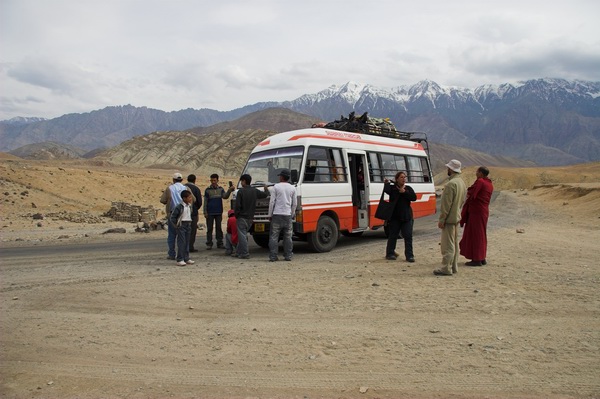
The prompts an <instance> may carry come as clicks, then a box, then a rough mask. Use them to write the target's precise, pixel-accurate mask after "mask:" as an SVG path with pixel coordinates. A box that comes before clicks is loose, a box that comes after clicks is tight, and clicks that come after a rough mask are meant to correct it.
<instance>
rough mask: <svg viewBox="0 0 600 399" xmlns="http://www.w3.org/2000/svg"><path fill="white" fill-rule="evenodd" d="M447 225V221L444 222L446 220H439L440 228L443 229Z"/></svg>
mask: <svg viewBox="0 0 600 399" xmlns="http://www.w3.org/2000/svg"><path fill="white" fill-rule="evenodd" d="M445 225H446V223H444V222H438V227H439V228H440V229H443V228H444V226H445Z"/></svg>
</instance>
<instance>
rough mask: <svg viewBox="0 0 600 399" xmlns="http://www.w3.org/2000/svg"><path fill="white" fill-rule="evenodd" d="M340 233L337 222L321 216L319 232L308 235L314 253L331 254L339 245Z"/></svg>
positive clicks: (318, 224) (318, 223) (309, 244)
mask: <svg viewBox="0 0 600 399" xmlns="http://www.w3.org/2000/svg"><path fill="white" fill-rule="evenodd" d="M338 238H339V231H338V227H337V224H336V223H335V221H334V220H333V219H332V218H330V217H329V216H321V217H320V218H319V221H318V222H317V230H316V231H314V232H312V233H309V234H308V246H309V248H310V249H311V250H312V251H314V252H329V251H331V250H332V249H333V248H335V245H336V244H337V240H338Z"/></svg>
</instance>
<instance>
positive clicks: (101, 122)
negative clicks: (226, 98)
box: [0, 79, 600, 165]
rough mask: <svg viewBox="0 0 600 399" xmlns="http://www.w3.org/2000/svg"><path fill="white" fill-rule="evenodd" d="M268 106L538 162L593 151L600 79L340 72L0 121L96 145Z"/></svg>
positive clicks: (12, 137) (16, 143) (16, 131)
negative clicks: (218, 101) (380, 120)
mask: <svg viewBox="0 0 600 399" xmlns="http://www.w3.org/2000/svg"><path fill="white" fill-rule="evenodd" d="M275 107H279V108H287V109H289V110H292V111H295V112H297V113H301V114H305V115H306V116H308V117H309V119H310V120H321V121H331V120H334V119H339V118H340V116H342V115H348V114H349V112H352V111H355V112H356V113H357V114H362V113H363V112H369V115H371V116H374V117H389V118H390V120H391V121H392V122H393V123H394V124H395V125H396V127H397V128H398V129H399V130H404V131H422V132H425V133H427V135H428V137H429V140H430V141H431V142H433V143H439V144H450V145H452V146H459V147H464V148H469V149H473V150H477V151H480V152H483V153H488V154H492V155H498V156H505V157H515V158H519V159H522V160H527V161H532V162H535V163H536V164H538V165H567V164H574V163H583V162H590V161H596V160H599V159H600V82H586V81H568V80H563V79H536V80H529V81H525V82H521V83H519V84H508V83H506V84H502V85H499V86H492V85H484V86H480V87H477V88H475V89H466V88H458V87H447V86H441V85H439V84H437V83H435V82H432V81H429V80H425V81H421V82H418V83H417V84H414V85H411V86H399V87H396V88H391V89H382V88H377V87H374V86H371V85H362V84H358V83H353V82H348V83H346V84H345V85H342V86H331V87H329V88H327V89H325V90H323V91H320V92H318V93H316V94H306V95H303V96H301V97H299V98H297V99H295V100H293V101H284V102H262V103H257V104H253V105H247V106H245V107H242V108H238V109H235V110H232V111H216V110H211V109H200V110H194V109H191V108H190V109H185V110H180V111H173V112H164V111H160V110H155V109H150V108H146V107H134V106H131V105H125V106H116V107H106V108H104V109H102V110H97V111H92V112H90V113H84V114H68V115H63V116H61V117H59V118H55V119H50V120H34V121H28V120H26V119H25V118H19V119H18V120H17V121H15V120H9V121H2V122H0V150H2V151H10V150H14V149H16V148H18V147H21V146H24V145H28V144H32V143H41V142H47V141H51V142H57V143H65V144H69V145H71V146H74V147H78V148H81V149H84V150H88V151H90V150H96V151H97V150H98V149H99V148H110V147H114V146H116V145H118V144H120V143H122V142H124V141H126V140H128V139H131V138H133V137H136V136H141V135H147V134H149V133H153V132H161V131H163V132H164V131H185V134H191V135H202V134H203V133H207V132H209V131H215V130H214V129H217V130H218V129H219V128H220V127H219V125H218V124H219V123H222V122H227V121H233V120H236V119H238V118H240V117H242V116H244V115H248V114H251V113H255V112H256V111H260V110H265V109H269V108H275ZM257 115H259V114H257ZM259 118H260V117H259ZM13 119H14V118H13ZM11 121H12V122H11ZM273 122H274V121H270V126H273ZM288 125H289V124H287V125H286V123H285V122H282V123H280V124H279V126H280V127H279V128H278V127H276V128H275V129H276V131H283V130H289V127H288ZM309 126H310V125H307V126H306V127H309ZM255 128H256V129H260V126H255ZM279 129H281V130H279ZM265 130H267V129H265ZM153 134H155V133H153ZM240 134H242V133H240ZM157 163H160V162H157Z"/></svg>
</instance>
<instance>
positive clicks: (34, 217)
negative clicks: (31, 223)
mask: <svg viewBox="0 0 600 399" xmlns="http://www.w3.org/2000/svg"><path fill="white" fill-rule="evenodd" d="M31 217H32V218H33V219H34V220H42V219H44V215H43V214H41V213H35V214H33V216H31Z"/></svg>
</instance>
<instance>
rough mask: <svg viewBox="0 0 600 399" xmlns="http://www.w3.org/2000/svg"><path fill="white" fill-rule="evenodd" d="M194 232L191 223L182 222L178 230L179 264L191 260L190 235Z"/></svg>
mask: <svg viewBox="0 0 600 399" xmlns="http://www.w3.org/2000/svg"><path fill="white" fill-rule="evenodd" d="M191 232H192V223H191V222H181V226H179V227H178V228H177V259H176V260H177V262H179V261H182V260H184V261H186V262H187V261H188V260H190V233H191Z"/></svg>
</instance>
